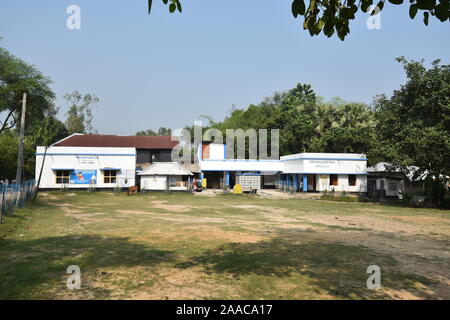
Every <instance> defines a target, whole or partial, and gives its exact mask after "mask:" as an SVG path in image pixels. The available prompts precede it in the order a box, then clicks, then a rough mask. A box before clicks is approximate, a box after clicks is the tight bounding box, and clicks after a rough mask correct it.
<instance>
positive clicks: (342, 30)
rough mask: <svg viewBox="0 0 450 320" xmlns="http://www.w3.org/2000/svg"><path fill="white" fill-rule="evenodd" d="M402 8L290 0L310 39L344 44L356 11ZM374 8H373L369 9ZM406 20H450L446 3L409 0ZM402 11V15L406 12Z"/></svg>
mask: <svg viewBox="0 0 450 320" xmlns="http://www.w3.org/2000/svg"><path fill="white" fill-rule="evenodd" d="M162 2H164V4H168V5H169V11H170V12H172V13H173V12H175V11H179V12H182V6H181V1H180V0H162ZM387 2H388V3H389V5H401V4H403V0H388V1H386V0H381V1H380V0H377V1H373V0H358V1H357V0H309V1H305V0H292V5H291V11H292V14H293V16H294V17H295V18H297V17H299V16H303V18H304V19H303V29H305V30H308V31H309V33H310V34H311V36H314V35H318V34H320V33H321V32H323V33H324V34H325V35H326V36H327V37H331V36H333V34H336V35H337V36H338V37H339V39H341V40H344V39H345V37H346V36H347V34H349V33H350V27H349V24H350V21H351V20H353V19H355V17H356V14H357V13H358V11H361V12H363V13H370V14H371V15H376V14H378V13H379V12H380V11H381V10H383V9H384V7H385V4H386V3H387ZM152 3H153V1H152V0H148V11H149V13H150V11H151V8H152ZM372 5H374V6H375V7H371V6H372ZM405 9H406V10H408V13H406V12H405V15H406V14H409V17H410V18H411V19H414V18H415V17H416V15H417V14H418V13H419V12H420V13H422V17H423V22H424V24H425V25H428V20H429V18H430V17H433V18H436V20H439V21H441V22H444V21H449V20H450V4H449V0H409V8H405ZM406 10H405V11H406Z"/></svg>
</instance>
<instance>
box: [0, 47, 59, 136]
mask: <svg viewBox="0 0 450 320" xmlns="http://www.w3.org/2000/svg"><path fill="white" fill-rule="evenodd" d="M50 83H51V81H50V79H49V78H47V77H45V76H44V75H43V74H42V73H41V72H40V71H39V70H37V69H36V68H35V67H34V66H32V65H30V64H27V63H25V62H24V61H23V60H21V59H19V58H17V57H15V56H13V55H12V54H11V53H10V52H8V51H7V50H6V49H3V48H0V133H1V132H5V131H7V130H9V129H12V128H15V127H16V126H17V124H18V123H19V122H20V112H21V108H22V104H21V101H22V96H23V93H27V119H26V123H27V125H31V124H33V123H39V122H40V121H42V119H45V118H46V117H49V116H53V115H55V113H56V109H55V107H54V104H53V100H54V97H55V95H54V93H53V91H52V90H51V89H50V86H49V85H50Z"/></svg>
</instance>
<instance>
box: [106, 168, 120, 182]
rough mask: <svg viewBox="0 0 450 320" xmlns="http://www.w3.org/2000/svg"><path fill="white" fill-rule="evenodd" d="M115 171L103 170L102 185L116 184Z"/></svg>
mask: <svg viewBox="0 0 450 320" xmlns="http://www.w3.org/2000/svg"><path fill="white" fill-rule="evenodd" d="M116 178H117V170H105V171H104V172H103V182H104V183H116Z"/></svg>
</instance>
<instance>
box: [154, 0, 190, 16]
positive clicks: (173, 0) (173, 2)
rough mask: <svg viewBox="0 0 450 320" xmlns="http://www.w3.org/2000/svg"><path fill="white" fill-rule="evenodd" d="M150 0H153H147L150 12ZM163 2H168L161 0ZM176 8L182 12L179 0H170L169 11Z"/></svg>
mask: <svg viewBox="0 0 450 320" xmlns="http://www.w3.org/2000/svg"><path fill="white" fill-rule="evenodd" d="M152 2H153V0H148V13H149V14H150V12H151V10H152ZM162 2H164V4H168V3H169V0H162ZM176 10H178V11H179V12H180V13H181V12H183V8H182V7H181V2H180V1H179V0H170V4H169V12H170V13H174V12H175V11H176Z"/></svg>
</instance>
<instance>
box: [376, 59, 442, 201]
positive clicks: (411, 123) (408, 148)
mask: <svg viewBox="0 0 450 320" xmlns="http://www.w3.org/2000/svg"><path fill="white" fill-rule="evenodd" d="M398 61H399V62H401V63H402V64H403V67H404V69H405V71H406V76H407V78H408V81H407V82H406V84H405V85H403V86H401V88H400V89H399V90H396V91H395V92H394V94H393V95H392V97H391V98H387V97H385V96H379V97H378V98H377V101H376V104H375V108H376V114H377V132H378V135H379V141H378V143H377V146H376V148H374V149H373V151H372V157H373V158H377V157H378V159H379V160H382V159H383V161H388V162H390V163H392V164H393V165H394V166H395V167H397V168H400V169H402V170H404V171H405V172H406V171H408V167H411V166H414V167H417V171H416V176H422V175H424V174H425V175H427V177H428V179H432V178H433V177H434V179H433V180H434V181H437V182H438V183H439V184H441V185H443V183H444V181H445V180H446V179H448V178H446V177H448V176H450V65H441V64H440V61H439V60H436V61H434V62H433V63H432V65H431V68H429V69H427V68H426V67H425V66H424V65H423V61H407V60H406V59H405V58H403V57H401V58H398ZM440 201H441V199H440V200H439V199H438V202H440Z"/></svg>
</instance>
